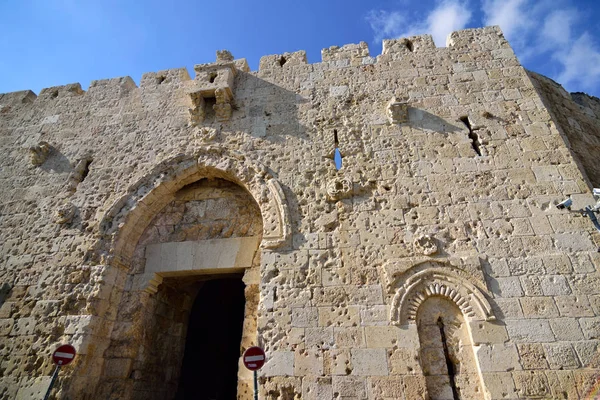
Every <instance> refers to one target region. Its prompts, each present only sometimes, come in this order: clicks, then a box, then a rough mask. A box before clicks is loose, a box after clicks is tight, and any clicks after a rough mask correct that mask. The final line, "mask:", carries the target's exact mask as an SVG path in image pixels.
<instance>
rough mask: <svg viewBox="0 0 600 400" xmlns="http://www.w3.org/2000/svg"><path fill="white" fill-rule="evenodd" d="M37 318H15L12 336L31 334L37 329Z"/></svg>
mask: <svg viewBox="0 0 600 400" xmlns="http://www.w3.org/2000/svg"><path fill="white" fill-rule="evenodd" d="M36 323H37V320H36V319H35V318H34V317H29V318H18V319H15V321H14V323H13V325H12V329H11V331H10V336H24V335H31V334H32V333H33V331H34V329H35V325H36Z"/></svg>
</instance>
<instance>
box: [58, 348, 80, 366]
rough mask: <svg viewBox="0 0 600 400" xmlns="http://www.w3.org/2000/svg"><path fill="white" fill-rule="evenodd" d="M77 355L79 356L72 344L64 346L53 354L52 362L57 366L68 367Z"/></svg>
mask: <svg viewBox="0 0 600 400" xmlns="http://www.w3.org/2000/svg"><path fill="white" fill-rule="evenodd" d="M75 354H77V352H76V351H75V347H73V346H71V345H70V344H63V345H62V346H60V347H59V348H58V349H56V350H54V353H52V361H54V364H56V365H67V364H68V363H70V362H71V361H73V359H74V358H75Z"/></svg>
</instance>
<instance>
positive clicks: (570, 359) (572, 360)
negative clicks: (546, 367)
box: [544, 343, 579, 370]
mask: <svg viewBox="0 0 600 400" xmlns="http://www.w3.org/2000/svg"><path fill="white" fill-rule="evenodd" d="M544 349H545V350H546V358H547V360H548V364H550V368H552V369H565V370H568V369H576V368H577V367H579V360H578V359H577V355H576V353H575V350H574V349H573V347H572V346H571V345H570V344H569V343H547V344H545V345H544Z"/></svg>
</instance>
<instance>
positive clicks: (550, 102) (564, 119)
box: [527, 71, 600, 187]
mask: <svg viewBox="0 0 600 400" xmlns="http://www.w3.org/2000/svg"><path fill="white" fill-rule="evenodd" d="M527 73H528V75H529V76H530V78H531V80H532V82H533V83H534V85H535V87H536V89H537V91H538V93H539V95H540V97H541V99H542V101H543V102H544V105H545V106H546V107H547V108H548V111H549V112H550V113H551V115H552V117H553V120H554V121H555V123H556V124H557V125H558V127H559V130H560V131H561V132H562V133H563V137H565V143H566V146H567V148H569V150H571V152H572V154H573V157H574V158H575V160H576V162H578V163H580V164H581V169H582V170H583V171H584V175H585V176H586V177H587V179H589V182H590V184H591V185H593V186H594V187H599V186H600V162H599V159H598V154H600V124H599V123H598V120H599V118H600V100H598V98H596V97H591V96H588V95H586V94H585V93H568V92H567V91H565V90H564V89H563V88H562V86H560V85H559V84H558V83H556V82H554V81H553V80H551V79H549V78H546V77H545V76H542V75H540V74H536V73H535V72H531V71H527Z"/></svg>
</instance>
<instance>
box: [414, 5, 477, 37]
mask: <svg viewBox="0 0 600 400" xmlns="http://www.w3.org/2000/svg"><path fill="white" fill-rule="evenodd" d="M470 20H471V11H470V10H469V8H467V6H466V5H465V4H464V3H461V2H458V1H447V2H444V3H442V4H441V5H440V6H439V7H438V8H436V9H434V10H433V11H432V12H431V14H429V15H428V16H427V24H426V26H425V29H426V30H425V31H424V32H421V33H431V35H432V36H433V40H434V41H435V43H436V45H437V46H445V45H446V38H447V37H448V35H449V34H450V33H452V32H454V31H457V30H460V29H464V28H465V26H467V24H468V23H469V21H470Z"/></svg>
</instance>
